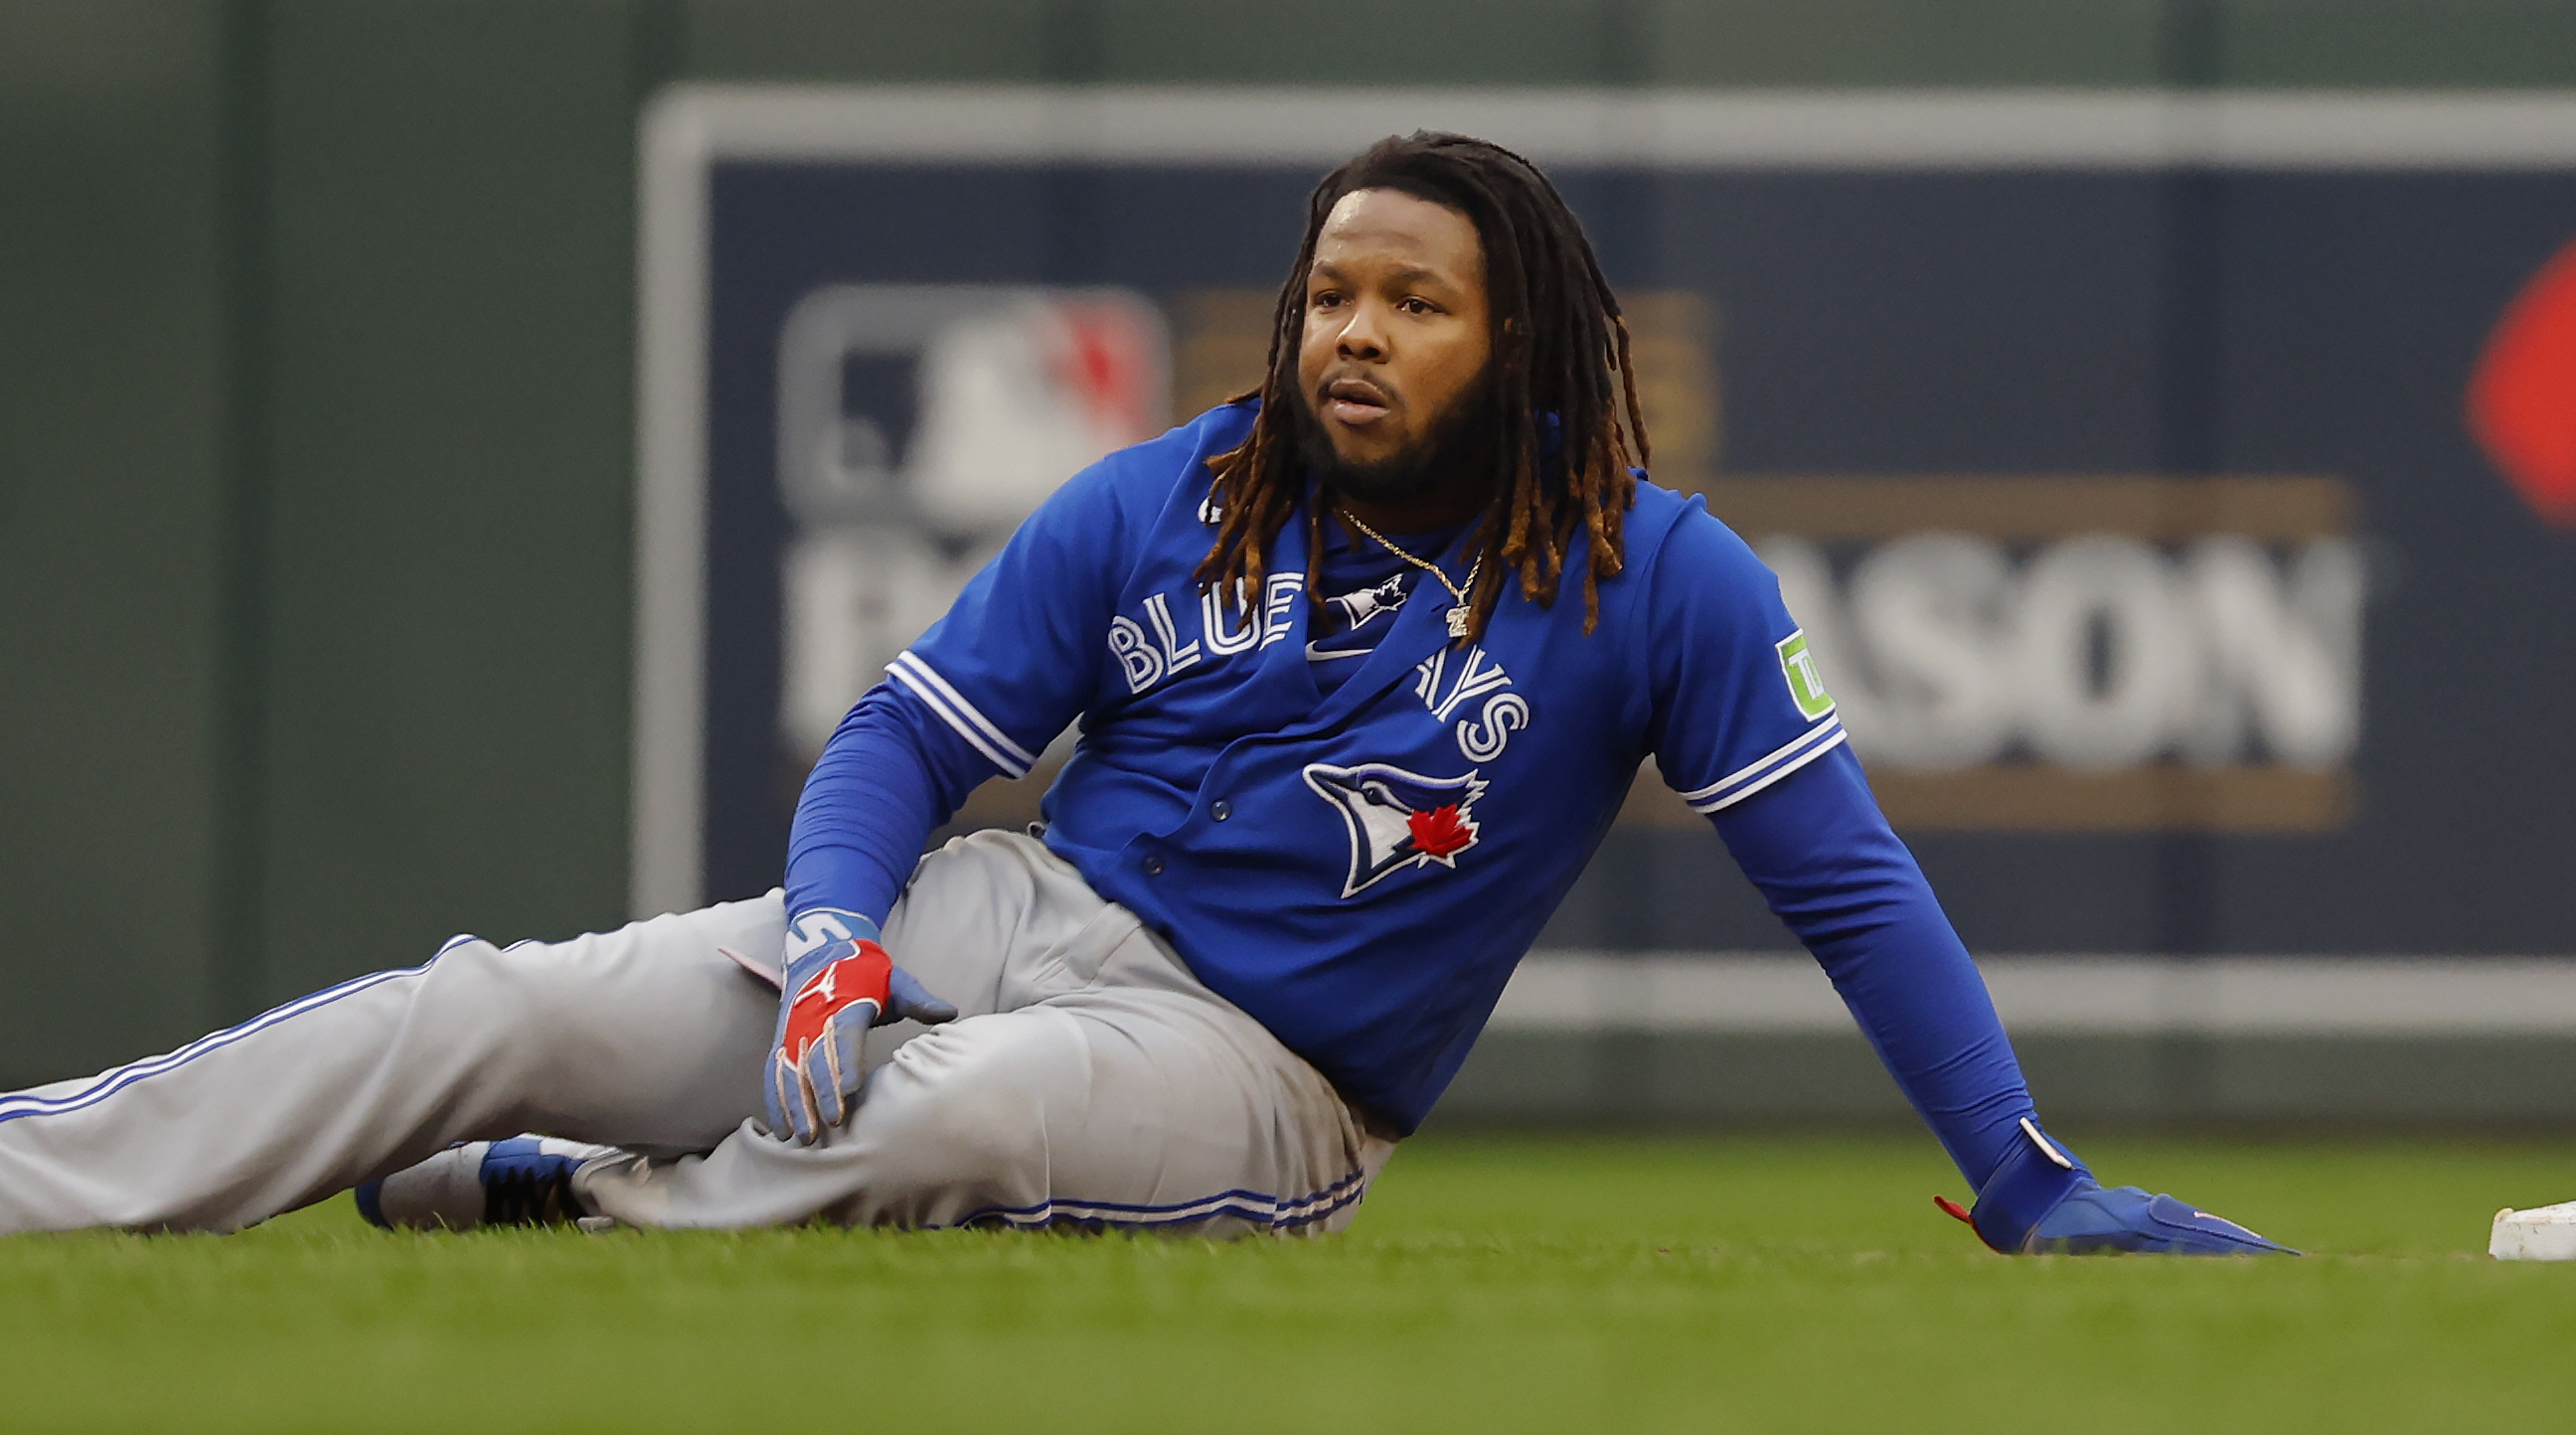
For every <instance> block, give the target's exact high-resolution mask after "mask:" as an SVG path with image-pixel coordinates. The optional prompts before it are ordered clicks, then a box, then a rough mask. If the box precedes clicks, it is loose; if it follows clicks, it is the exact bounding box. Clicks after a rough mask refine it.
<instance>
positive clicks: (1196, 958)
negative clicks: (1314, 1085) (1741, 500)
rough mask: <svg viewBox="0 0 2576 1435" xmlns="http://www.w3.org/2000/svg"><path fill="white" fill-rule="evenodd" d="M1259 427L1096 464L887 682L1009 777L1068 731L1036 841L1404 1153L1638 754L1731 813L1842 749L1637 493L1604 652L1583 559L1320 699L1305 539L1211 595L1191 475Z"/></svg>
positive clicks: (1723, 555) (1723, 592)
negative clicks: (1070, 750) (1254, 578)
mask: <svg viewBox="0 0 2576 1435" xmlns="http://www.w3.org/2000/svg"><path fill="white" fill-rule="evenodd" d="M1252 417H1253V407H1252V405H1250V404H1249V403H1246V404H1238V405H1230V406H1227V407H1222V408H1218V409H1215V410H1212V411H1210V412H1209V413H1207V414H1205V415H1202V416H1201V417H1200V418H1198V419H1197V420H1195V421H1193V422H1191V423H1189V424H1186V425H1183V426H1182V427H1180V428H1177V429H1174V430H1173V431H1171V432H1170V433H1168V434H1165V435H1164V436H1163V437H1161V438H1159V439H1155V440H1153V441H1152V442H1149V443H1144V444H1140V445H1138V446H1136V447H1134V448H1130V449H1126V450H1124V451H1121V452H1119V453H1115V454H1112V455H1110V456H1109V457H1108V458H1106V459H1104V460H1102V461H1101V462H1100V463H1098V464H1096V465H1094V466H1093V467H1091V468H1090V469H1087V470H1085V471H1084V472H1083V473H1081V474H1080V475H1078V476H1076V477H1075V478H1074V479H1073V480H1072V481H1071V482H1069V483H1067V484H1066V485H1065V486H1064V487H1063V488H1062V489H1061V490H1060V491H1058V492H1057V493H1056V495H1055V496H1054V497H1053V498H1052V499H1050V500H1049V501H1048V502H1047V503H1046V505H1045V506H1044V507H1043V508H1041V509H1040V510H1039V511H1038V513H1037V514H1036V515H1034V516H1033V517H1031V518H1030V519H1029V521H1028V522H1027V523H1026V524H1025V525H1024V526H1023V527H1022V528H1021V529H1020V531H1019V533H1018V534H1017V535H1016V536H1015V537H1014V538H1013V539H1012V540H1011V542H1010V544H1009V545H1008V546H1007V547H1006V548H1005V549H1004V550H1003V552H1002V553H1001V555H1000V556H999V557H997V558H996V559H995V560H994V561H993V562H992V564H991V565H990V566H988V567H987V568H985V569H984V571H983V572H982V573H980V574H978V575H977V576H976V577H975V579H974V580H973V581H972V582H971V583H969V584H968V585H967V587H966V589H965V592H964V594H963V595H962V596H961V597H960V598H959V599H958V600H957V603H956V605H955V607H953V608H952V609H951V610H950V611H949V613H948V615H947V617H945V618H944V619H942V620H941V621H940V622H939V623H938V624H937V625H935V626H934V627H932V628H931V629H930V631H929V632H928V633H926V634H924V635H923V637H922V638H921V640H920V641H919V642H918V643H916V644H915V645H914V646H913V647H912V648H911V649H910V650H908V651H906V652H905V653H904V654H903V655H902V656H901V657H899V658H898V659H897V660H896V661H895V663H894V664H893V665H892V667H891V668H890V669H889V670H888V671H889V674H890V678H891V682H892V683H893V685H894V687H895V688H896V689H897V690H899V691H900V692H901V693H902V694H903V695H905V696H906V697H907V698H908V699H910V700H911V701H913V702H916V703H918V704H919V705H920V707H921V709H923V710H925V711H926V713H927V714H928V715H931V716H934V717H935V718H936V720H937V722H938V723H939V724H944V725H945V726H946V728H947V729H949V730H950V732H951V733H952V734H953V736H954V738H955V739H957V740H959V741H962V742H964V743H966V744H968V745H970V746H971V747H972V748H973V749H974V750H975V752H977V753H979V754H981V756H982V757H983V759H984V760H985V761H987V762H989V763H990V765H991V767H992V768H993V769H994V770H995V771H997V772H1000V773H1004V774H1008V775H1011V776H1018V775H1020V774H1022V773H1024V772H1026V771H1027V770H1028V767H1029V765H1030V764H1031V762H1032V761H1033V760H1034V758H1033V755H1034V754H1035V753H1036V752H1037V751H1038V750H1039V749H1040V748H1042V747H1044V746H1045V744H1046V743H1047V741H1048V740H1049V739H1050V738H1052V737H1053V736H1054V735H1055V734H1056V733H1057V732H1059V731H1061V730H1062V729H1063V728H1064V726H1065V725H1066V724H1067V723H1068V722H1073V721H1076V720H1077V719H1078V720H1079V722H1080V724H1081V739H1080V742H1079V743H1078V745H1077V747H1076V749H1075V753H1074V756H1073V758H1072V760H1071V761H1070V762H1068V763H1067V764H1066V766H1065V768H1064V771H1063V773H1062V774H1061V775H1060V776H1059V777H1058V778H1057V779H1056V782H1055V785H1054V787H1053V788H1052V789H1051V790H1050V791H1049V792H1048V794H1047V797H1046V802H1045V811H1046V816H1047V819H1048V827H1047V832H1046V841H1047V845H1048V846H1049V847H1051V848H1053V849H1054V850H1055V851H1056V852H1057V853H1058V854H1060V855H1062V856H1063V857H1064V858H1066V859H1067V860H1068V861H1070V862H1072V863H1073V864H1074V866H1075V867H1076V868H1077V869H1079V870H1080V871H1081V872H1082V873H1083V875H1084V876H1085V878H1087V879H1088V880H1089V881H1090V883H1091V885H1092V886H1093V887H1094V888H1095V889H1096V890H1097V891H1099V892H1100V894H1101V895H1102V896H1104V897H1107V898H1109V899H1111V900H1113V901H1116V902H1119V903H1122V904H1124V905H1125V906H1127V907H1129V908H1131V909H1132V910H1134V911H1135V912H1137V913H1138V914H1139V915H1140V916H1142V917H1143V918H1144V919H1145V921H1146V922H1147V923H1148V924H1149V925H1150V926H1151V927H1152V928H1153V929H1154V930H1155V931H1157V932H1159V933H1161V934H1162V935H1163V937H1164V938H1165V939H1166V940H1168V941H1169V942H1170V943H1171V944H1172V945H1173V946H1174V947H1175V948H1176V949H1178V950H1179V952H1180V953H1181V955H1182V956H1183V957H1184V958H1185V959H1187V960H1188V962H1189V964H1190V966H1191V968H1192V969H1193V970H1194V971H1196V972H1197V973H1198V975H1199V977H1200V978H1201V979H1202V980H1204V981H1205V982H1206V983H1207V984H1208V985H1209V986H1210V987H1211V988H1213V989H1215V990H1216V991H1217V992H1218V993H1220V994H1221V995H1223V996H1225V997H1226V998H1228V999H1229V1000H1231V1001H1233V1002H1234V1003H1236V1004H1237V1005H1238V1006H1241V1007H1242V1008H1243V1009H1244V1010H1245V1011H1247V1012H1249V1013H1251V1015H1252V1016H1253V1017H1254V1018H1256V1019H1257V1020H1259V1021H1260V1022H1261V1023H1262V1024H1263V1025H1264V1026H1266V1027H1268V1028H1269V1029H1270V1030H1271V1031H1272V1032H1274V1033H1276V1034H1277V1035H1278V1036H1279V1038H1280V1039H1281V1040H1282V1041H1283V1042H1285V1043H1286V1044H1287V1045H1288V1046H1289V1047H1290V1048H1291V1049H1292V1050H1295V1051H1296V1052H1298V1053H1299V1054H1300V1055H1302V1056H1304V1057H1305V1058H1306V1059H1307V1060H1309V1061H1311V1062H1313V1063H1314V1064H1315V1065H1316V1066H1317V1067H1318V1068H1319V1069H1321V1070H1322V1071H1323V1072H1324V1074H1325V1075H1326V1076H1327V1077H1329V1078H1330V1079H1331V1080H1332V1081H1333V1082H1334V1083H1335V1085H1336V1086H1338V1087H1339V1088H1340V1089H1341V1090H1342V1091H1343V1092H1344V1094H1345V1095H1347V1096H1348V1097H1350V1098H1351V1099H1352V1100H1355V1101H1357V1102H1359V1103H1361V1104H1362V1105H1364V1106H1366V1107H1367V1108H1369V1109H1370V1110H1372V1111H1374V1112H1376V1113H1377V1114H1378V1115H1380V1116H1381V1117H1383V1118H1385V1119H1386V1120H1388V1121H1390V1122H1392V1123H1393V1124H1395V1125H1396V1126H1397V1127H1398V1128H1400V1129H1402V1130H1404V1131H1408V1132H1409V1131H1411V1130H1412V1129H1413V1128H1414V1127H1415V1126H1416V1125H1417V1124H1419V1122H1420V1121H1421V1119H1422V1117H1423V1115H1424V1114H1425V1113H1426V1112H1428V1111H1429V1109H1430V1107H1431V1104H1432V1102H1433V1100H1434V1099H1435V1098H1437V1096H1438V1095H1439V1093H1440V1091H1441V1089H1442V1088H1443V1087H1444V1086H1446V1085H1447V1084H1448V1081H1449V1079H1450V1077H1451V1076H1452V1075H1453V1074H1454V1073H1455V1072H1456V1070H1457V1068H1458V1065H1459V1063H1460V1062H1461V1061H1462V1060H1463V1059H1464V1058H1465V1056H1466V1053H1467V1049H1468V1047H1469V1045H1470V1044H1471V1043H1472V1042H1473V1041H1474V1039H1475V1037H1476V1034H1477V1032H1478V1031H1479V1030H1480V1029H1481V1028H1482V1027H1483V1025H1484V1022H1485V1019H1486V1017H1487V1016H1488V1015H1489V1014H1490V1012H1491V1011H1492V1009H1493V1005H1494V1002H1495V999H1496V998H1497V997H1498V996H1500V995H1501V992H1502V989H1503V984H1504V982H1505V980H1506V979H1507V978H1508V977H1509V976H1510V974H1511V970H1512V967H1513V965H1514V964H1515V963H1516V962H1518V960H1519V959H1520V957H1521V955H1522V954H1523V953H1524V952H1525V951H1527V950H1528V948H1529V945H1530V943H1531V941H1532V940H1533V939H1534V938H1535V937H1536V935H1537V933H1538V930H1539V928H1540V926H1541V925H1542V924H1543V923H1544V922H1545V921H1546V919H1547V917H1548V914H1549V913H1550V912H1551V911H1552V910H1554V908H1555V907H1556V905H1557V903H1558V902H1559V901H1560V900H1561V899H1562V898H1563V897H1564V895H1565V893H1566V890H1567V889H1568V888H1569V887H1570V886H1571V885H1572V884H1573V882H1574V879H1575V877H1576V875H1577V874H1578V873H1579V872H1580V871H1581V870H1582V868H1583V865H1584V863H1585V861H1586V860H1587V859H1589V858H1590V857H1591V855H1592V853H1593V851H1594V849H1595V848H1596V847H1597V846H1598V845H1599V843H1600V841H1601V838H1602V835H1603V833H1604V832H1605V831H1606V830H1607V829H1608V827H1609V825H1610V822H1611V819H1612V817H1613V816H1614V815H1615V814H1616V813H1617V811H1618V809H1619V806H1620V804H1621V802H1622V800H1623V799H1624V797H1625V795H1626V793H1627V790H1628V785H1629V782H1630V780H1631V778H1632V777H1634V776H1635V774H1636V772H1637V770H1638V765H1639V763H1640V762H1641V761H1642V760H1643V759H1644V758H1646V757H1648V756H1652V757H1654V758H1655V759H1656V761H1657V763H1658V764H1659V766H1660V768H1661V770H1662V772H1663V773H1664V775H1665V778H1666V780H1668V781H1670V782H1671V783H1672V784H1673V785H1674V787H1676V788H1677V789H1679V790H1680V791H1681V792H1682V793H1683V794H1684V796H1685V797H1686V798H1687V799H1688V801H1689V802H1690V804H1691V805H1692V806H1693V807H1695V808H1697V809H1699V810H1701V811H1703V812H1715V811H1717V810H1719V809H1721V808H1723V807H1725V806H1727V805H1728V804H1730V803H1733V802H1735V801H1737V800H1739V799H1741V798H1743V797H1746V796H1749V795H1750V794H1752V793H1754V792H1757V791H1759V790H1761V789H1762V788H1764V787H1766V786H1768V785H1769V784H1771V783H1774V782H1776V781H1778V780H1780V779H1781V778H1783V777H1785V776H1787V775H1788V774H1790V773H1791V772H1794V771H1796V770H1798V769H1799V768H1800V767H1802V766H1804V765H1805V764H1807V763H1808V762H1810V761H1812V760H1814V759H1815V758H1816V757H1818V756H1820V755H1821V754H1823V753H1826V752H1828V751H1830V750H1831V749H1833V748H1834V747H1836V746H1837V745H1839V744H1840V743H1841V742H1842V741H1843V732H1842V728H1841V724H1840V722H1839V721H1838V719H1837V718H1836V717H1835V716H1834V713H1833V710H1832V703H1831V700H1830V699H1828V698H1827V697H1826V696H1825V693H1824V689H1823V687H1822V686H1821V684H1819V683H1818V682H1816V681H1815V677H1814V673H1813V669H1812V668H1811V667H1810V666H1808V662H1807V659H1806V656H1805V649H1804V644H1803V642H1802V641H1801V640H1800V639H1799V637H1798V633H1797V630H1796V628H1795V627H1794V625H1793V624H1792V623H1791V622H1790V619H1789V615H1788V612H1787V610H1786V609H1785V608H1784V607H1783V606H1782V604H1781V601H1780V594H1779V587H1778V584H1777V583H1776V582H1775V581H1774V580H1773V578H1772V576H1771V574H1770V572H1769V570H1767V569H1765V568H1764V567H1763V566H1762V564H1761V563H1760V561H1759V560H1757V559H1756V558H1755V557H1754V556H1753V554H1752V552H1751V551H1750V550H1749V549H1748V548H1746V547H1745V545H1744V544H1743V542H1742V541H1740V540H1739V539H1738V538H1737V537H1736V536H1735V534H1733V533H1732V532H1730V531H1729V530H1728V529H1727V528H1726V527H1725V525H1723V524H1721V523H1719V522H1718V521H1717V520H1716V519H1715V518H1712V517H1710V516H1709V514H1708V513H1707V511H1706V509H1705V508H1704V507H1703V505H1702V504H1701V503H1700V501H1699V500H1697V499H1685V498H1682V497H1681V496H1679V495H1677V494H1674V493H1673V492H1671V491H1669V490H1666V489H1662V488H1657V487H1655V486H1653V485H1651V484H1641V485H1640V486H1639V488H1638V490H1637V502H1636V506H1635V507H1634V509H1633V510H1631V512H1630V513H1629V514H1628V516H1627V522H1626V527H1625V546H1626V558H1627V562H1626V566H1625V568H1624V570H1623V571H1622V572H1620V573H1619V574H1618V575H1616V576H1614V577H1611V578H1608V579H1606V580H1604V581H1603V582H1602V583H1601V585H1600V623H1599V627H1598V629H1597V631H1595V632H1593V633H1590V634H1586V633H1585V632H1584V604H1583V601H1582V597H1581V588H1580V582H1581V580H1580V572H1579V569H1576V568H1575V567H1574V565H1575V564H1579V563H1580V562H1581V561H1582V556H1581V555H1582V550H1581V549H1580V548H1579V547H1578V549H1577V553H1576V556H1575V558H1574V560H1573V562H1572V563H1570V564H1569V569H1570V571H1569V573H1568V575H1567V577H1566V579H1565V582H1564V585H1563V595H1562V596H1561V598H1560V599H1559V601H1558V602H1556V603H1555V604H1554V605H1553V606H1552V607H1549V608H1541V607H1539V606H1538V605H1537V604H1534V603H1531V602H1529V601H1528V600H1526V599H1525V598H1523V597H1521V596H1520V594H1519V592H1518V589H1517V588H1516V587H1515V588H1508V589H1506V591H1505V594H1504V597H1503V600H1502V602H1501V604H1500V605H1499V606H1498V607H1497V609H1496V610H1495V613H1494V617H1493V621H1492V623H1491V624H1490V625H1489V627H1488V628H1487V631H1486V632H1485V634H1484V636H1483V637H1482V638H1481V639H1479V640H1477V641H1475V642H1473V643H1466V642H1454V643H1453V642H1452V641H1450V640H1449V639H1448V637H1447V634H1446V632H1445V630H1444V626H1443V621H1442V620H1443V616H1444V612H1445V610H1446V609H1447V607H1448V606H1449V603H1448V602H1447V601H1445V600H1446V597H1447V595H1446V594H1445V593H1435V592H1434V590H1432V589H1430V588H1424V589H1422V590H1420V591H1419V592H1417V593H1416V594H1415V595H1414V596H1415V598H1416V599H1417V601H1412V602H1408V603H1406V604H1404V605H1403V606H1402V607H1401V608H1399V609H1396V610H1395V611H1394V612H1393V613H1391V614H1390V615H1388V618H1387V619H1382V620H1381V621H1387V622H1391V626H1389V627H1388V628H1387V629H1386V631H1385V632H1384V633H1382V634H1380V635H1379V636H1378V637H1377V639H1376V646H1375V649H1374V651H1372V652H1370V653H1369V654H1368V655H1367V656H1366V657H1365V658H1359V659H1353V660H1350V661H1351V663H1352V667H1353V669H1354V671H1351V672H1349V673H1348V674H1347V675H1343V676H1342V680H1341V682H1340V683H1339V685H1338V686H1337V687H1336V688H1335V689H1334V690H1333V691H1332V692H1331V693H1330V695H1329V696H1328V695H1326V694H1324V693H1323V692H1322V691H1320V690H1319V688H1318V686H1317V682H1316V677H1315V675H1314V673H1313V672H1312V671H1311V666H1312V665H1311V664H1310V662H1309V658H1308V654H1307V646H1306V645H1307V636H1308V619H1309V609H1308V604H1307V602H1306V598H1305V594H1304V593H1303V592H1302V591H1301V590H1302V587H1303V584H1304V581H1305V579H1304V575H1305V572H1306V566H1307V565H1306V552H1305V543H1306V537H1305V525H1304V524H1303V523H1302V522H1300V521H1294V520H1292V521H1291V522H1289V523H1288V524H1287V525H1286V526H1285V527H1284V528H1283V529H1282V530H1281V533H1280V536H1279V538H1278V539H1277V540H1276V542H1275V543H1274V544H1273V546H1272V549H1271V551H1270V553H1269V555H1268V563H1269V573H1270V577H1269V579H1268V581H1267V582H1266V584H1265V585H1264V587H1263V589H1262V591H1261V592H1259V593H1254V594H1246V595H1242V597H1243V598H1244V599H1246V600H1247V601H1241V602H1238V601H1235V599H1234V596H1233V595H1227V594H1221V593H1217V592H1212V591H1209V592H1203V591H1201V589H1200V586H1199V584H1198V583H1197V582H1196V581H1195V580H1194V579H1193V577H1192V576H1191V575H1192V573H1193V571H1194V570H1195V569H1196V568H1197V567H1198V565H1199V563H1200V561H1201V560H1202V559H1204V558H1205V557H1206V556H1207V553H1208V549H1209V546H1210V544H1211V543H1212V541H1213V539H1214V534H1215V529H1214V526H1213V524H1212V522H1211V514H1210V512H1209V510H1208V497H1209V486H1210V475H1209V473H1208V470H1207V467H1206V463H1205V461H1206V460H1207V459H1208V458H1210V457H1212V456H1214V455H1216V454H1220V453H1223V452H1225V451H1226V450H1228V449H1230V448H1232V447H1233V446H1234V445H1235V444H1236V443H1238V442H1239V441H1241V439H1242V438H1243V437H1244V435H1245V433H1246V432H1247V430H1248V429H1249V427H1250V424H1251V422H1252ZM1451 576H1452V577H1453V578H1463V577H1464V576H1465V575H1464V572H1463V571H1453V572H1452V574H1451ZM1434 598H1437V599H1440V600H1441V601H1433V599H1434Z"/></svg>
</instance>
